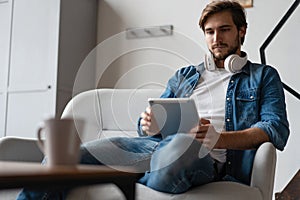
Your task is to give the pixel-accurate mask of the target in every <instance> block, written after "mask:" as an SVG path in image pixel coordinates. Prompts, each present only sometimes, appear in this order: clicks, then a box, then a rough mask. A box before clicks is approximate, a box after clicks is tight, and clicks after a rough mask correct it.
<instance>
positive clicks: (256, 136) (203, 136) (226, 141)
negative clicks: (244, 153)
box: [190, 119, 270, 150]
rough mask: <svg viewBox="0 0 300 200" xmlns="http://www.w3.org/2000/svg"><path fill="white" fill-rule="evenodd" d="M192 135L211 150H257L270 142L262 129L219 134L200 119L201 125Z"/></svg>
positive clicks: (208, 123)
mask: <svg viewBox="0 0 300 200" xmlns="http://www.w3.org/2000/svg"><path fill="white" fill-rule="evenodd" d="M190 133H191V134H193V135H194V136H195V139H196V140H198V141H199V142H201V143H203V144H204V145H205V146H206V147H208V148H209V149H235V150H246V149H256V148H257V147H259V145H261V144H262V143H264V142H268V141H270V139H269V136H268V135H267V134H266V133H265V132H264V131H263V130H262V129H260V128H255V127H254V128H248V129H245V130H240V131H226V132H221V133H219V132H217V131H216V130H215V128H214V127H213V125H211V124H210V122H209V120H206V119H200V121H199V125H198V126H197V127H195V128H194V129H192V130H191V132H190Z"/></svg>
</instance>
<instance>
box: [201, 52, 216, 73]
mask: <svg viewBox="0 0 300 200" xmlns="http://www.w3.org/2000/svg"><path fill="white" fill-rule="evenodd" d="M204 67H205V68H206V69H207V70H208V71H213V70H215V69H216V65H215V61H214V59H213V56H212V54H205V56H204Z"/></svg>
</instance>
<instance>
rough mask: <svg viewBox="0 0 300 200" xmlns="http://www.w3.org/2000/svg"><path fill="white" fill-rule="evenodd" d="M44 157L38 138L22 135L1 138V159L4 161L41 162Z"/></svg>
mask: <svg viewBox="0 0 300 200" xmlns="http://www.w3.org/2000/svg"><path fill="white" fill-rule="evenodd" d="M43 157H44V155H43V153H42V152H41V150H40V149H39V147H38V146H37V143H36V139H31V138H22V137H3V138H1V139H0V160H2V161H24V162H41V161H42V159H43Z"/></svg>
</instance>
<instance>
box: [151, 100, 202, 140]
mask: <svg viewBox="0 0 300 200" xmlns="http://www.w3.org/2000/svg"><path fill="white" fill-rule="evenodd" d="M148 102H149V104H150V106H151V111H152V113H153V116H152V119H151V127H150V132H153V133H161V135H162V136H163V137H164V138H165V137H167V136H168V135H171V134H175V133H187V132H189V131H190V130H191V129H192V128H194V127H195V126H196V125H197V124H198V122H199V116H198V112H197V108H196V105H195V102H194V100H193V99H191V98H150V99H148Z"/></svg>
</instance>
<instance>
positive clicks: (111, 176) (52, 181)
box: [0, 161, 138, 200]
mask: <svg viewBox="0 0 300 200" xmlns="http://www.w3.org/2000/svg"><path fill="white" fill-rule="evenodd" d="M123 169H124V170H122V171H119V170H116V169H112V168H109V167H105V166H94V165H77V166H75V167H69V166H56V167H48V166H44V165H41V164H40V163H25V162H5V161H1V162H0V189H11V188H24V187H26V188H33V189H39V188H44V189H45V188H47V189H48V188H52V189H56V188H57V189H58V188H65V187H76V186H83V185H91V184H99V183H114V184H115V185H117V186H118V187H119V188H120V189H121V191H122V192H123V193H124V195H125V197H126V199H128V200H134V199H135V182H136V180H137V177H138V174H137V173H134V171H133V170H132V169H129V168H123Z"/></svg>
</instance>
